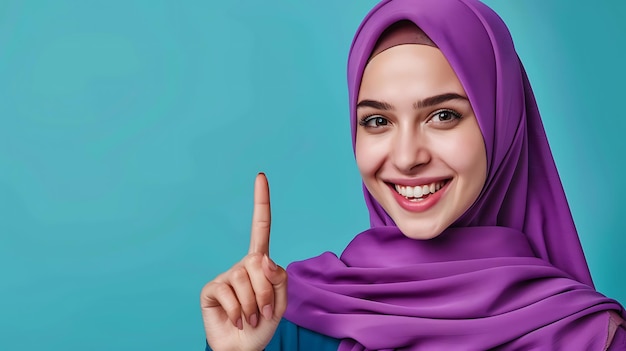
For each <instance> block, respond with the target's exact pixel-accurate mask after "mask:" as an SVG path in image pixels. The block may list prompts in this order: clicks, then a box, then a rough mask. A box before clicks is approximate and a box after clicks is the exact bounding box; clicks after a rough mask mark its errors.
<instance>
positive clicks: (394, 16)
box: [285, 0, 624, 350]
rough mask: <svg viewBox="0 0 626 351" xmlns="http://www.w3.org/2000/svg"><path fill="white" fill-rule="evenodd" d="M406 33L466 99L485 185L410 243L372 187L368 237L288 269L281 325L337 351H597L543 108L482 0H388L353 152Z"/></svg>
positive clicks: (372, 24)
mask: <svg viewBox="0 0 626 351" xmlns="http://www.w3.org/2000/svg"><path fill="white" fill-rule="evenodd" d="M400 20H410V21H412V22H414V23H415V24H416V25H417V26H419V27H420V28H421V29H422V30H424V32H425V33H426V34H427V35H428V36H429V37H430V38H431V39H432V40H433V42H435V44H436V45H437V46H438V47H439V48H440V49H441V51H442V52H443V54H444V55H445V57H446V58H447V59H448V61H449V62H450V65H451V66H452V68H453V69H454V71H455V72H456V74H457V76H458V77H459V79H460V81H461V83H462V84H463V87H464V88H465V91H466V93H467V94H468V97H469V99H470V102H471V104H472V107H473V109H474V112H475V114H476V117H477V119H478V123H479V126H480V128H481V131H482V134H483V137H484V140H485V146H486V150H487V163H488V175H487V181H486V184H485V186H484V188H483V190H482V192H481V194H480V196H479V198H478V199H477V200H476V202H475V203H474V205H473V206H472V207H471V208H470V209H469V210H468V211H467V212H466V213H465V214H464V215H463V216H461V218H459V219H458V220H457V221H456V222H455V223H454V224H453V225H452V226H451V227H450V228H448V229H447V230H446V231H445V232H444V233H443V234H441V235H440V236H439V237H437V238H435V239H431V240H427V241H419V240H412V239H409V238H407V237H405V236H404V235H403V234H402V233H401V232H400V231H399V230H398V229H397V227H396V226H395V224H394V223H393V220H392V219H391V218H390V217H389V216H388V215H387V214H386V212H385V211H384V209H383V208H382V207H381V206H380V205H379V204H378V203H377V202H376V200H374V198H373V197H372V196H371V195H370V194H369V192H368V191H367V189H366V188H365V187H363V189H364V193H365V201H366V203H367V206H368V209H369V212H370V222H371V227H372V228H371V229H369V230H367V231H365V232H363V233H361V234H359V235H358V236H357V237H356V238H355V239H354V240H353V241H352V242H351V243H350V244H349V245H348V247H347V248H346V249H345V251H344V252H343V254H342V255H341V257H340V258H337V257H336V256H335V255H334V254H332V253H325V254H322V255H321V256H318V257H316V258H312V259H309V260H306V261H301V262H295V263H293V264H291V265H290V266H289V267H288V270H287V271H288V274H289V279H290V280H289V305H288V308H287V312H286V314H285V317H286V318H287V319H289V320H291V321H292V322H294V323H296V324H298V325H301V326H303V327H305V328H309V329H311V330H314V331H317V332H319V333H322V334H325V335H329V336H332V337H335V338H340V339H344V341H343V342H342V343H341V345H340V348H339V349H340V350H391V349H407V350H417V349H420V350H457V349H467V350H486V349H498V348H502V349H535V348H540V349H550V350H561V349H563V350H583V349H584V350H602V348H603V346H604V343H605V342H606V335H607V328H608V319H607V314H606V311H607V310H616V311H618V312H619V313H621V314H622V315H624V314H623V309H622V307H621V306H620V305H619V303H617V302H616V301H614V300H611V299H608V298H606V297H604V296H603V295H601V294H599V293H598V292H596V291H595V289H594V287H593V283H592V280H591V276H590V274H589V269H588V268H587V264H586V261H585V257H584V255H583V252H582V248H581V246H580V241H579V239H578V235H577V233H576V229H575V227H574V223H573V220H572V217H571V214H570V211H569V206H568V204H567V200H566V198H565V194H564V192H563V188H562V185H561V182H560V179H559V176H558V173H557V170H556V167H555V165H554V161H553V159H552V155H551V152H550V148H549V145H548V142H547V139H546V136H545V132H544V129H543V125H542V123H541V118H540V115H539V112H538V110H537V105H536V103H535V99H534V96H533V93H532V90H531V88H530V85H529V82H528V79H527V76H526V73H525V72H524V69H523V67H522V64H521V63H520V61H519V59H518V57H517V54H516V52H515V49H514V47H513V43H512V40H511V37H510V34H509V32H508V29H507V28H506V26H505V25H504V23H503V22H502V20H501V19H500V18H499V17H498V16H497V15H496V14H495V13H494V12H493V11H492V10H491V9H489V8H488V7H486V6H485V5H484V4H482V3H480V2H478V1H476V0H386V1H382V2H381V3H379V4H378V5H377V6H376V7H375V8H374V9H373V10H372V11H371V12H370V13H369V14H368V15H367V16H366V18H365V19H364V21H363V23H362V24H361V26H360V27H359V29H358V31H357V34H356V36H355V38H354V41H353V43H352V48H351V50H350V56H349V59H348V87H349V103H350V123H351V126H352V140H353V145H354V140H355V130H356V112H355V108H356V103H357V100H356V99H357V95H358V91H359V84H360V81H361V75H362V73H363V70H364V67H365V64H366V62H367V59H368V57H369V56H370V53H371V51H372V49H373V47H374V45H375V43H376V41H377V39H378V37H379V36H380V34H381V33H382V32H383V31H384V30H385V29H386V28H387V27H388V26H389V25H391V24H393V23H395V22H397V21H400Z"/></svg>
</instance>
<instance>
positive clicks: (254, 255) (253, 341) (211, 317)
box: [200, 173, 287, 351]
mask: <svg viewBox="0 0 626 351" xmlns="http://www.w3.org/2000/svg"><path fill="white" fill-rule="evenodd" d="M270 223H271V211H270V195H269V186H268V183H267V178H266V177H265V175H264V174H262V173H260V174H259V175H257V177H256V180H255V183H254V211H253V214H252V230H251V235H250V250H249V251H248V255H247V256H245V257H244V258H243V259H242V260H241V261H239V262H238V263H236V264H235V265H234V266H232V267H231V268H230V269H229V270H228V271H226V272H224V273H222V274H220V275H218V276H217V277H216V278H215V279H213V280H212V281H210V282H209V283H208V284H206V285H205V286H204V288H203V289H202V292H201V294H200V307H201V308H202V319H203V320H204V330H205V331H206V337H207V341H208V343H209V346H210V347H211V348H212V349H213V350H214V351H222V350H246V351H249V350H262V349H263V348H264V347H265V346H266V345H267V344H268V343H269V341H270V339H271V338H272V336H273V335H274V332H275V331H276V327H277V326H278V323H279V322H280V319H281V318H282V316H283V313H284V312H285V309H286V308H287V273H286V272H285V270H284V269H283V268H281V267H279V266H277V265H276V264H275V263H274V262H273V261H272V260H271V259H270V258H269V241H270Z"/></svg>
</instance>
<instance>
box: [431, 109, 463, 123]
mask: <svg viewBox="0 0 626 351" xmlns="http://www.w3.org/2000/svg"><path fill="white" fill-rule="evenodd" d="M460 118H461V115H460V114H459V113H457V112H454V111H450V110H441V111H437V112H435V113H434V114H433V117H432V118H431V120H432V121H433V122H435V123H446V122H452V121H454V120H457V119H460Z"/></svg>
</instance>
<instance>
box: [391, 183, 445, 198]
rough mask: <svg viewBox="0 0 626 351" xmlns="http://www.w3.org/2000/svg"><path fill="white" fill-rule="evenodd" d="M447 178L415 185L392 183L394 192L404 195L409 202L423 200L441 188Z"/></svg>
mask: <svg viewBox="0 0 626 351" xmlns="http://www.w3.org/2000/svg"><path fill="white" fill-rule="evenodd" d="M447 182H448V180H447V179H446V180H442V181H437V182H433V183H430V184H424V185H417V186H404V185H398V184H394V188H395V189H396V192H397V193H398V194H400V195H402V196H404V197H405V198H406V199H407V200H409V201H411V202H418V201H423V200H424V199H426V198H428V197H429V196H430V195H431V194H434V193H436V192H438V191H439V190H440V189H441V188H443V187H444V186H445V185H446V183H447Z"/></svg>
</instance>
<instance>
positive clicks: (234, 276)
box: [231, 267, 249, 282]
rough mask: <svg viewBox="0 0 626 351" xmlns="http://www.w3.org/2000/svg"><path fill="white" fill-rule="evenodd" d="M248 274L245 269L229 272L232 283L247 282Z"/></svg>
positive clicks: (234, 269) (238, 268)
mask: <svg viewBox="0 0 626 351" xmlns="http://www.w3.org/2000/svg"><path fill="white" fill-rule="evenodd" d="M248 279H249V278H248V272H247V271H246V268H245V267H236V268H233V270H232V272H231V280H232V281H234V282H243V281H246V280H248Z"/></svg>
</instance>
